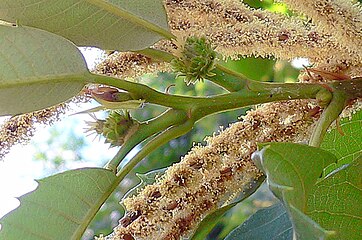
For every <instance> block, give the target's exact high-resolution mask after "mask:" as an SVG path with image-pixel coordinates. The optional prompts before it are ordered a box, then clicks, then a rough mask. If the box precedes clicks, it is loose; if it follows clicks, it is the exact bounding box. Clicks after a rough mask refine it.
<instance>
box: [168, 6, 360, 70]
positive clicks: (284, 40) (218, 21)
mask: <svg viewBox="0 0 362 240" xmlns="http://www.w3.org/2000/svg"><path fill="white" fill-rule="evenodd" d="M165 6H166V10H167V12H168V17H169V23H170V27H171V30H172V31H173V33H174V34H175V35H176V36H177V37H185V36H205V37H206V38H207V39H208V40H209V41H210V42H211V43H212V44H213V45H214V46H215V47H216V51H217V52H219V53H221V54H222V55H223V56H224V57H239V56H240V55H241V56H250V55H254V56H262V57H271V56H272V57H276V58H278V59H283V60H291V59H293V58H295V57H307V58H309V59H310V60H311V61H312V62H329V63H341V62H347V63H348V64H351V65H353V64H357V63H359V62H360V61H361V56H360V55H358V54H356V53H355V52H354V51H353V50H350V49H347V48H346V47H345V46H344V45H343V44H341V43H338V42H336V41H334V38H333V36H332V34H331V33H325V32H321V31H319V29H318V28H317V27H316V26H315V25H314V24H311V23H308V22H307V21H303V20H301V19H299V18H296V17H288V16H285V15H282V14H277V13H272V12H268V11H265V10H258V9H252V8H250V7H248V6H247V5H245V4H243V3H241V2H240V1H233V0H229V1H221V0H206V1H204V0H183V1H173V0H166V1H165ZM190 16H192V17H190Z"/></svg>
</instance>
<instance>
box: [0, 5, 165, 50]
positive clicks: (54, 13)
mask: <svg viewBox="0 0 362 240" xmlns="http://www.w3.org/2000/svg"><path fill="white" fill-rule="evenodd" d="M162 3H163V2H162V1H161V0H132V1H129V0H118V1H115V0H86V1H77V0H63V1H55V0H48V1H43V0H22V1H13V0H0V19H3V20H5V21H9V22H15V21H19V22H20V24H23V25H27V26H32V27H36V28H41V29H44V30H47V31H49V32H53V33H56V34H58V35H61V36H63V37H65V38H68V39H70V40H71V41H72V42H74V43H75V44H77V45H78V46H96V47H99V48H102V49H109V50H114V49H117V50H137V49H143V48H146V47H149V46H150V45H152V44H153V43H155V42H156V41H158V40H159V39H161V37H162V36H161V35H160V33H161V34H162V33H163V32H165V31H167V21H166V13H165V9H164V7H163V4H162Z"/></svg>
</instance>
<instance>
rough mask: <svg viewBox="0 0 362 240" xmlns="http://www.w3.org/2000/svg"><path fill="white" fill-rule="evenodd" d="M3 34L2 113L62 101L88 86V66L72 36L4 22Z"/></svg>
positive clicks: (0, 31)
mask: <svg viewBox="0 0 362 240" xmlns="http://www.w3.org/2000/svg"><path fill="white" fill-rule="evenodd" d="M0 36H1V38H0V66H1V71H0V116H3V115H14V114H20V113H25V112H31V111H35V110H39V109H42V108H45V107H49V106H52V105H55V104H58V103H60V102H63V101H65V100H67V99H69V98H71V97H73V96H75V95H76V94H77V93H78V92H79V91H80V90H81V89H82V87H83V86H84V83H85V82H86V76H87V74H89V72H88V69H87V66H86V64H85V61H84V59H83V56H82V54H81V53H80V52H79V50H78V49H77V47H76V46H75V45H74V44H72V43H71V42H69V41H68V40H66V39H64V38H62V37H60V36H57V35H55V34H52V33H49V32H45V31H43V30H39V29H35V28H30V27H13V26H8V25H0Z"/></svg>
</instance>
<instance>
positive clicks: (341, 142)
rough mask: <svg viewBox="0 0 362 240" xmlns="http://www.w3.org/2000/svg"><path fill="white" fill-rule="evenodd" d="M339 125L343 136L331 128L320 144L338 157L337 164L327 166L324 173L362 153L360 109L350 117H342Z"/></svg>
mask: <svg viewBox="0 0 362 240" xmlns="http://www.w3.org/2000/svg"><path fill="white" fill-rule="evenodd" d="M340 126H341V129H342V131H343V133H344V136H342V135H341V134H340V133H339V132H338V131H337V129H333V130H331V131H330V132H328V133H327V134H326V135H325V137H324V139H323V142H322V144H321V148H323V149H325V150H327V151H329V152H331V153H333V154H334V155H336V156H337V158H338V163H337V165H332V166H330V167H329V168H327V169H326V173H329V172H331V171H333V170H334V169H336V168H339V167H341V166H342V165H344V164H348V163H351V162H352V161H353V160H355V159H356V158H357V157H358V156H361V154H362V148H361V139H362V111H358V112H357V113H355V114H353V115H352V118H351V119H348V118H344V119H342V120H341V123H340Z"/></svg>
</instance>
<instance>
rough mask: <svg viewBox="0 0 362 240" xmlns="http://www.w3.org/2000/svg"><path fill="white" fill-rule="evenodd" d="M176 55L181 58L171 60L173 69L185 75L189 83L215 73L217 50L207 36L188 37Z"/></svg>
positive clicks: (179, 74)
mask: <svg viewBox="0 0 362 240" xmlns="http://www.w3.org/2000/svg"><path fill="white" fill-rule="evenodd" d="M180 45H181V44H180ZM176 55H179V56H178V57H179V58H178V59H174V60H173V61H172V62H171V66H172V69H173V70H174V71H175V72H177V74H178V76H185V82H186V83H187V85H189V84H191V83H195V82H196V81H198V80H202V79H204V78H207V77H212V76H214V75H215V74H214V73H212V70H213V69H214V68H215V58H216V52H215V51H214V49H213V48H212V47H211V45H210V43H208V42H207V41H206V39H205V38H197V37H188V38H187V39H186V41H185V43H184V44H183V46H179V52H178V53H176Z"/></svg>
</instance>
